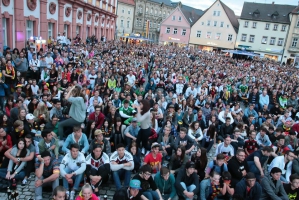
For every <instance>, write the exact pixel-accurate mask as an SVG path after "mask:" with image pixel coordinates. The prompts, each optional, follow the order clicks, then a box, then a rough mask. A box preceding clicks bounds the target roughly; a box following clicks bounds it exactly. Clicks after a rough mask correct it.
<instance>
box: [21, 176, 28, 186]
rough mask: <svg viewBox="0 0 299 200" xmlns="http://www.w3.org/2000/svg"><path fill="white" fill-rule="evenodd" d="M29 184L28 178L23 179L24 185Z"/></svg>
mask: <svg viewBox="0 0 299 200" xmlns="http://www.w3.org/2000/svg"><path fill="white" fill-rule="evenodd" d="M26 184H27V178H24V180H23V181H22V186H25V185H26Z"/></svg>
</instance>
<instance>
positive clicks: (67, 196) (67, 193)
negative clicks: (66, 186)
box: [66, 191, 70, 199]
mask: <svg viewBox="0 0 299 200" xmlns="http://www.w3.org/2000/svg"><path fill="white" fill-rule="evenodd" d="M69 197H70V191H66V199H69Z"/></svg>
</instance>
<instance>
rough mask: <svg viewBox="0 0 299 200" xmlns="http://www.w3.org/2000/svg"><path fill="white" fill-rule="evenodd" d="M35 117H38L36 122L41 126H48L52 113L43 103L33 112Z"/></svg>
mask: <svg viewBox="0 0 299 200" xmlns="http://www.w3.org/2000/svg"><path fill="white" fill-rule="evenodd" d="M33 115H34V116H35V117H36V121H37V122H38V123H39V124H46V123H47V122H49V118H50V112H49V111H48V109H47V107H46V105H45V103H44V102H42V101H41V102H39V103H38V104H37V107H36V109H35V110H34V111H33Z"/></svg>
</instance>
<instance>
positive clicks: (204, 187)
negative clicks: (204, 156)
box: [198, 171, 226, 200]
mask: <svg viewBox="0 0 299 200" xmlns="http://www.w3.org/2000/svg"><path fill="white" fill-rule="evenodd" d="M220 181H221V176H220V174H219V173H217V172H216V171H213V172H212V173H211V175H210V178H207V179H204V180H202V181H201V182H200V192H199V195H200V198H198V199H200V200H207V199H217V196H218V195H225V194H226V187H225V186H226V185H224V184H226V183H225V182H223V183H222V182H220Z"/></svg>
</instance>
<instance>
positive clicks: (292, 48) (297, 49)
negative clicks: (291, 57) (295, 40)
mask: <svg viewBox="0 0 299 200" xmlns="http://www.w3.org/2000/svg"><path fill="white" fill-rule="evenodd" d="M288 51H290V52H299V47H298V46H295V47H293V46H290V47H289V49H288Z"/></svg>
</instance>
